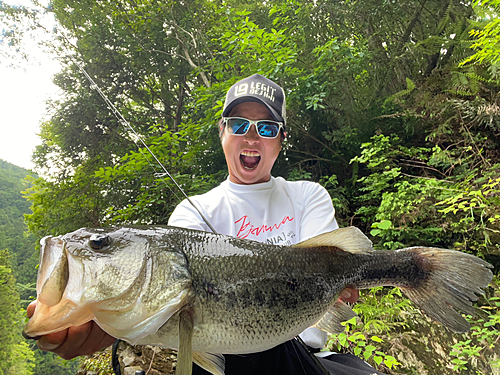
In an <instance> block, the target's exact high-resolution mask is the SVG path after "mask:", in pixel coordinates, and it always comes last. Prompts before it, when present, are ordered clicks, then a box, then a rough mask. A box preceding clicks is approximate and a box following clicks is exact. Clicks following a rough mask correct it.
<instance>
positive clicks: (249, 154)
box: [241, 151, 260, 157]
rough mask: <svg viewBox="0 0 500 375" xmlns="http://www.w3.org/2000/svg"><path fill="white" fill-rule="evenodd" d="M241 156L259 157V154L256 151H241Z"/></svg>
mask: <svg viewBox="0 0 500 375" xmlns="http://www.w3.org/2000/svg"><path fill="white" fill-rule="evenodd" d="M241 155H243V156H253V157H255V156H260V154H259V153H258V152H257V151H241Z"/></svg>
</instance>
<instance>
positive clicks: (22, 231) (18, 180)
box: [0, 159, 38, 284]
mask: <svg viewBox="0 0 500 375" xmlns="http://www.w3.org/2000/svg"><path fill="white" fill-rule="evenodd" d="M29 174H32V172H30V171H29V170H27V169H24V168H20V167H18V166H15V165H14V164H11V163H8V162H6V161H4V160H1V159H0V249H8V250H9V253H10V254H11V256H12V259H11V263H12V269H13V271H14V276H15V277H16V279H17V281H18V282H19V283H21V284H28V283H33V282H35V280H36V269H35V266H36V264H37V263H38V254H37V251H36V250H35V245H36V239H35V238H34V236H32V235H27V234H26V231H27V227H26V224H25V223H24V214H27V213H31V210H30V203H29V202H28V201H27V200H26V199H24V198H23V196H22V194H21V191H23V190H25V189H26V188H28V187H29V185H28V183H27V182H26V181H25V180H24V178H25V177H26V176H27V175H29Z"/></svg>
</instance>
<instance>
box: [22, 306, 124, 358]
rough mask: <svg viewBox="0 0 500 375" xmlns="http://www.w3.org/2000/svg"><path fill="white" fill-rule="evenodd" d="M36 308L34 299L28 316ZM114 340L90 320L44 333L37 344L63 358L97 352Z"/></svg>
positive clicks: (28, 309)
mask: <svg viewBox="0 0 500 375" xmlns="http://www.w3.org/2000/svg"><path fill="white" fill-rule="evenodd" d="M35 308H36V301H33V302H31V303H30V304H29V306H28V308H27V309H26V312H27V315H28V318H31V317H32V316H33V314H34V312H35ZM114 341H115V338H114V337H112V336H110V335H108V334H107V333H106V332H104V331H103V330H102V329H101V328H100V327H99V326H98V325H97V324H95V323H94V322H93V321H90V322H88V323H85V324H82V325H81V326H78V327H70V328H68V329H66V330H64V331H61V332H56V333H51V334H48V335H44V336H42V337H40V339H38V341H37V344H38V347H39V348H40V350H43V351H49V352H54V353H56V354H57V355H58V356H59V357H61V358H63V359H71V358H75V357H78V356H80V355H90V354H92V353H95V352H96V351H98V350H100V349H103V348H106V347H108V346H110V345H112V344H113V342H114Z"/></svg>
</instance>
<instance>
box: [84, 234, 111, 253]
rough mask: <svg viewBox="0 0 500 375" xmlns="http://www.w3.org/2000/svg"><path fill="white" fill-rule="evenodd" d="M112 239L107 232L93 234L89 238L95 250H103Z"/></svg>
mask: <svg viewBox="0 0 500 375" xmlns="http://www.w3.org/2000/svg"><path fill="white" fill-rule="evenodd" d="M110 242H111V241H110V239H109V237H108V236H106V235H105V234H93V235H92V236H91V237H90V239H89V245H90V247H91V248H92V249H94V250H102V249H104V248H105V247H106V246H108V245H109V244H110Z"/></svg>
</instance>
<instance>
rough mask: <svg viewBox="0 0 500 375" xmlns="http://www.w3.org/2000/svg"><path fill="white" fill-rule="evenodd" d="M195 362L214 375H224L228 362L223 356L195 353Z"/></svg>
mask: <svg viewBox="0 0 500 375" xmlns="http://www.w3.org/2000/svg"><path fill="white" fill-rule="evenodd" d="M193 362H194V363H196V364H197V365H198V366H200V367H201V368H202V369H204V370H206V371H208V372H209V373H211V374H214V375H224V370H225V367H226V360H225V359H224V356H223V355H222V354H213V353H202V352H193Z"/></svg>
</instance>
